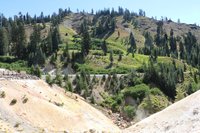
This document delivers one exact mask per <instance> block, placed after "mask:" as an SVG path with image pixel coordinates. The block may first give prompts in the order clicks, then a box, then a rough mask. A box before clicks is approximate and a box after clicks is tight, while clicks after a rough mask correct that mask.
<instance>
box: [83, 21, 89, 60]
mask: <svg viewBox="0 0 200 133" xmlns="http://www.w3.org/2000/svg"><path fill="white" fill-rule="evenodd" d="M81 27H82V28H81V29H82V31H81V35H82V42H81V53H82V54H83V56H87V55H88V54H89V50H90V42H91V40H90V35H89V32H88V26H87V23H86V21H84V23H82V25H81Z"/></svg>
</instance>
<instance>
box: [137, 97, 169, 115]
mask: <svg viewBox="0 0 200 133" xmlns="http://www.w3.org/2000/svg"><path fill="white" fill-rule="evenodd" d="M168 105H169V101H168V99H167V98H166V97H165V96H159V95H147V96H146V97H145V98H144V99H143V101H142V103H141V104H140V105H139V108H143V109H145V110H146V111H148V112H149V113H150V114H153V113H156V112H158V111H161V110H162V109H164V108H166V107H167V106H168Z"/></svg>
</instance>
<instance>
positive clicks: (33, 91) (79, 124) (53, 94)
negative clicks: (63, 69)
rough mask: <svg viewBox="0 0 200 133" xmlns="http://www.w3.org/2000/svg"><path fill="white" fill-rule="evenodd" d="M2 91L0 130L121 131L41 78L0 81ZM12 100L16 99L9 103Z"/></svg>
mask: <svg viewBox="0 0 200 133" xmlns="http://www.w3.org/2000/svg"><path fill="white" fill-rule="evenodd" d="M3 91H4V92H5V97H4V98H0V132H1V131H3V132H14V131H18V132H25V133H29V132H30V133H32V132H64V131H68V132H72V131H73V132H80V131H81V132H83V131H89V130H90V129H95V130H96V131H112V132H119V131H120V130H119V128H118V127H116V126H115V125H114V124H113V123H112V121H111V120H109V119H108V118H107V117H106V116H104V115H103V114H102V113H101V112H100V111H98V110H97V109H95V108H93V107H92V106H91V105H89V104H88V103H86V102H85V101H84V100H82V98H81V97H79V96H77V95H75V94H71V93H64V90H63V89H61V88H58V87H56V86H54V87H52V88H51V87H49V85H48V84H46V83H45V82H43V81H42V80H0V94H2V92H3ZM76 97H77V98H76ZM13 99H16V100H17V101H16V103H15V104H13V105H11V101H12V100H13Z"/></svg>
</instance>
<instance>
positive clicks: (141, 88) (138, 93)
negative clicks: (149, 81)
mask: <svg viewBox="0 0 200 133" xmlns="http://www.w3.org/2000/svg"><path fill="white" fill-rule="evenodd" d="M148 91H149V87H148V86H147V85H146V84H139V85H136V86H134V87H129V88H125V89H124V92H123V93H124V96H125V97H127V96H131V97H133V98H134V99H138V98H139V99H140V101H142V99H143V98H144V97H145V95H146V93H148Z"/></svg>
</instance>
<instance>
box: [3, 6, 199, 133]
mask: <svg viewBox="0 0 200 133" xmlns="http://www.w3.org/2000/svg"><path fill="white" fill-rule="evenodd" d="M3 19H4V21H3V22H2V27H0V38H1V39H0V68H6V69H8V70H6V71H4V69H2V71H0V77H1V78H0V87H1V89H2V90H1V93H0V97H1V98H0V102H1V103H2V104H1V105H3V106H1V107H0V113H1V114H3V115H1V118H2V119H0V122H1V125H2V126H1V127H2V130H6V129H9V130H10V132H12V131H14V130H15V131H16V130H18V131H23V132H26V131H28V130H30V131H33V132H40V131H41V132H42V131H44V132H47V131H49V132H61V131H62V132H63V131H67V130H69V132H70V131H88V130H90V129H91V128H94V129H95V130H98V131H103V130H104V129H106V131H107V130H108V131H112V132H115V131H122V130H123V129H125V128H127V127H129V126H131V125H133V124H134V123H136V122H139V121H140V120H142V119H144V118H146V117H148V116H151V115H152V114H154V113H157V112H159V111H162V110H163V109H165V108H167V107H168V106H169V105H171V104H174V103H175V102H177V101H179V100H181V99H183V98H185V97H187V96H189V95H191V94H193V93H195V92H196V91H198V90H199V89H200V52H199V51H200V27H199V26H197V25H195V24H194V25H193V24H184V23H180V22H177V23H176V22H173V21H171V20H168V19H163V20H157V19H155V18H148V17H146V16H145V12H144V11H142V10H140V11H139V13H135V12H130V11H129V10H128V9H123V8H121V7H119V9H118V11H114V9H113V10H110V9H104V10H99V11H97V12H96V13H86V12H84V11H83V12H78V13H73V12H71V11H70V9H65V10H62V9H59V12H58V13H53V14H52V15H51V16H50V15H49V16H44V15H43V13H41V16H34V17H31V16H30V15H28V14H27V15H22V14H19V15H16V16H15V18H14V19H12V18H6V17H4V16H3ZM9 70H10V71H9ZM11 70H14V71H11ZM28 74H30V75H35V76H30V75H28ZM40 78H41V79H43V80H45V81H46V83H45V82H44V81H42V80H40ZM58 86H59V87H58ZM175 104H176V103H175ZM92 106H93V107H92ZM180 106H181V105H180ZM94 107H95V108H96V109H95V108H94ZM170 108H171V107H170ZM98 109H99V110H101V111H102V112H100V111H98ZM181 110H182V109H181ZM103 113H104V114H103ZM49 114H50V115H49ZM104 115H106V116H107V117H108V118H107V117H106V116H104ZM150 118H151V117H150ZM164 118H165V117H163V119H164ZM113 123H114V124H113ZM133 128H134V129H133V130H137V129H135V128H136V127H134V126H133ZM130 130H132V127H130ZM160 130H162V131H163V129H160ZM127 131H129V128H128V129H127ZM91 132H92V131H91Z"/></svg>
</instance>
